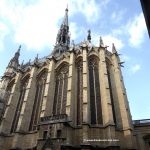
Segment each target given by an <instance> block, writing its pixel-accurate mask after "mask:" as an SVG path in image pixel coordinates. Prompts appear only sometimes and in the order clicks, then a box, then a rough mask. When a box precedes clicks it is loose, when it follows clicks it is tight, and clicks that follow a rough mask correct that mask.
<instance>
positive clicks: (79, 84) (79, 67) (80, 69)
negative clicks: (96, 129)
mask: <svg viewBox="0 0 150 150" xmlns="http://www.w3.org/2000/svg"><path fill="white" fill-rule="evenodd" d="M76 68H77V125H81V124H82V101H83V61H82V59H80V60H79V61H78V62H77V64H76Z"/></svg>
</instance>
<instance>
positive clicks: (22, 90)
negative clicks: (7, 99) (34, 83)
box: [11, 76, 29, 133]
mask: <svg viewBox="0 0 150 150" xmlns="http://www.w3.org/2000/svg"><path fill="white" fill-rule="evenodd" d="M28 81H29V76H28V77H26V78H25V79H24V80H23V81H21V85H20V96H19V100H18V103H17V107H16V111H15V116H14V120H13V123H12V127H11V133H12V132H15V131H16V129H17V125H18V121H19V116H20V113H21V108H22V105H23V101H24V96H25V93H26V88H27V85H28Z"/></svg>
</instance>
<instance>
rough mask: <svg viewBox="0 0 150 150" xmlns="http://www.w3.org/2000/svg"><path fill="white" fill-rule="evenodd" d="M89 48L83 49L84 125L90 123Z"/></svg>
mask: <svg viewBox="0 0 150 150" xmlns="http://www.w3.org/2000/svg"><path fill="white" fill-rule="evenodd" d="M88 103H89V75H88V59H87V48H86V47H83V123H89V122H90V117H89V116H90V111H88V110H89V106H88Z"/></svg>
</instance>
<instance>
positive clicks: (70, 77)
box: [66, 52, 75, 120]
mask: <svg viewBox="0 0 150 150" xmlns="http://www.w3.org/2000/svg"><path fill="white" fill-rule="evenodd" d="M74 80H75V55H74V53H73V52H70V61H69V74H68V89H67V102H66V114H67V115H68V117H69V119H70V120H72V117H73V111H71V109H72V107H73V106H72V104H73V101H74V100H75V92H74V91H75V89H74Z"/></svg>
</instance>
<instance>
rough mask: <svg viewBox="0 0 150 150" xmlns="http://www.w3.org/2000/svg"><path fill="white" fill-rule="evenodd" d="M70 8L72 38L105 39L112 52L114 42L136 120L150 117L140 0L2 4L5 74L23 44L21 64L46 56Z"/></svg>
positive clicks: (12, 0) (148, 44) (147, 48)
mask: <svg viewBox="0 0 150 150" xmlns="http://www.w3.org/2000/svg"><path fill="white" fill-rule="evenodd" d="M67 4H68V8H69V26H70V33H71V40H74V41H75V43H79V42H80V41H83V40H84V39H86V37H87V30H88V29H91V34H92V43H93V44H94V45H98V42H99V37H100V36H102V38H103V41H104V44H105V45H108V46H109V48H108V50H110V51H111V45H112V43H115V45H116V48H117V50H118V52H119V53H120V54H122V55H121V56H120V57H121V59H122V61H125V64H124V68H122V71H123V77H124V81H125V86H126V90H127V95H128V100H129V104H130V110H131V113H132V117H133V119H145V118H150V66H149V65H150V61H149V60H150V39H149V37H148V32H147V28H146V25H145V20H144V17H143V12H142V9H141V5H140V0H30V1H27V0H0V76H2V75H3V73H4V71H5V68H6V66H7V65H8V63H9V60H10V59H11V58H12V57H13V56H14V53H15V52H16V50H17V49H18V47H19V45H20V44H21V45H22V48H21V55H20V60H19V61H20V63H21V62H22V61H23V60H24V61H25V62H27V61H28V60H29V59H31V60H33V59H34V58H35V57H36V55H37V53H38V54H39V57H44V56H47V55H49V54H50V53H51V51H52V50H53V47H54V45H55V42H56V35H57V32H58V29H59V27H60V25H61V22H62V19H63V17H64V14H65V8H66V6H67Z"/></svg>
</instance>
